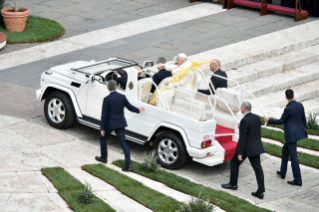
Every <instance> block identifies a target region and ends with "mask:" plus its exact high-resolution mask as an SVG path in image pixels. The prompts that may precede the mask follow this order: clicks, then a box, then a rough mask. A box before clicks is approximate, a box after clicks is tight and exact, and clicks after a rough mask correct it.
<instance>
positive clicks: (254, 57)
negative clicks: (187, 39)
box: [190, 21, 319, 118]
mask: <svg viewBox="0 0 319 212" xmlns="http://www.w3.org/2000/svg"><path fill="white" fill-rule="evenodd" d="M318 25H319V21H313V22H310V23H306V24H303V25H299V26H296V27H292V28H288V29H285V30H281V31H278V32H274V33H270V34H266V35H263V36H260V37H256V38H253V39H250V40H246V41H242V42H239V43H235V44H231V45H228V46H225V47H221V48H218V49H213V50H210V51H207V52H202V53H200V54H197V55H192V56H191V57H190V59H191V60H196V59H197V60H212V59H215V58H216V59H219V60H220V61H221V64H222V67H221V69H222V70H224V71H226V72H227V75H228V78H230V79H233V80H236V81H238V82H239V84H240V85H241V86H242V87H243V88H245V89H246V90H248V91H250V92H251V93H252V94H254V96H255V97H256V99H257V101H258V103H259V104H260V105H261V106H262V107H263V109H264V111H265V113H266V115H267V116H271V117H275V118H280V116H281V114H282V112H283V109H284V107H285V106H286V104H287V100H286V99H285V90H286V89H288V88H291V89H293V90H294V92H295V99H296V100H297V101H300V102H302V103H303V104H304V107H305V110H306V113H310V112H319V33H317V32H318V30H319V28H318V27H317V26H318ZM297 32H298V33H297ZM202 69H203V70H204V71H206V73H208V75H209V74H210V71H209V68H208V65H206V66H203V67H202ZM208 78H210V76H208ZM228 84H229V87H230V88H232V89H235V85H236V84H235V83H232V82H228ZM205 87H207V86H205ZM244 97H245V99H246V100H250V101H251V103H252V105H253V112H254V113H257V114H259V115H264V114H263V113H262V112H261V111H260V110H259V108H258V107H257V104H256V103H255V102H254V101H253V100H252V98H251V97H250V96H249V95H248V94H244Z"/></svg>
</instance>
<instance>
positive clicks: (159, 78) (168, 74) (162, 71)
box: [151, 57, 172, 93]
mask: <svg viewBox="0 0 319 212" xmlns="http://www.w3.org/2000/svg"><path fill="white" fill-rule="evenodd" d="M165 63H166V59H165V58H164V57H160V58H158V60H157V64H165ZM159 69H160V70H159V71H158V72H157V73H156V74H154V75H153V77H152V79H153V82H154V83H155V84H156V85H159V84H160V83H161V82H162V80H163V79H165V78H167V77H171V76H172V72H171V71H166V69H165V68H162V67H161V68H159ZM154 91H155V86H154V85H152V89H151V92H152V93H153V92H154Z"/></svg>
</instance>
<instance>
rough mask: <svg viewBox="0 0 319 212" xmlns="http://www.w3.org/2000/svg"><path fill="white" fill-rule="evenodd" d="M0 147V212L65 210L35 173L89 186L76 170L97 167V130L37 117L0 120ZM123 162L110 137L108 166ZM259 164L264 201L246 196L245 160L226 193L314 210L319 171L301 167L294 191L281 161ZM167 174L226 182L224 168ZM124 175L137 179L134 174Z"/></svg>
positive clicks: (106, 193)
mask: <svg viewBox="0 0 319 212" xmlns="http://www.w3.org/2000/svg"><path fill="white" fill-rule="evenodd" d="M129 145H130V148H131V151H132V157H133V158H134V159H135V160H142V158H143V156H144V153H145V152H146V151H149V150H150V147H147V146H140V145H137V144H134V143H131V142H130V143H129ZM0 146H1V151H0V159H1V161H2V163H1V164H0V176H1V179H4V180H2V183H1V184H0V191H1V195H0V201H2V203H5V204H0V205H5V208H4V209H1V208H0V211H10V210H9V209H13V211H14V210H15V209H14V208H15V207H17V205H18V204H19V203H20V204H19V207H20V208H23V209H25V210H31V211H41V210H40V208H43V207H44V208H45V209H46V211H49V210H60V211H67V210H68V209H67V208H66V205H65V203H64V202H63V201H61V199H59V197H58V195H57V193H56V190H55V189H54V187H53V186H52V184H51V183H50V182H48V181H47V180H46V178H44V177H43V176H42V175H41V172H40V171H39V170H40V169H41V168H42V167H54V166H61V167H63V168H65V169H67V171H69V172H70V173H71V174H73V175H74V176H76V177H77V178H79V179H80V180H81V181H84V180H85V179H87V180H90V181H91V178H92V177H89V176H87V175H86V174H82V173H80V172H81V171H80V170H79V167H80V166H82V165H83V164H91V163H96V161H95V160H94V156H96V155H97V154H98V153H99V141H98V131H96V130H93V129H90V128H87V127H85V126H81V125H76V126H75V127H73V128H71V129H68V130H63V131H61V130H57V129H53V128H52V127H50V126H49V125H48V124H47V122H46V120H45V118H44V117H42V116H41V117H38V118H33V119H30V120H29V121H27V120H23V119H16V118H13V117H9V116H3V115H1V116H0ZM122 158H123V154H122V151H121V149H120V145H119V144H118V143H117V142H116V139H115V137H111V139H110V141H109V161H113V160H116V159H122ZM262 160H263V161H262V166H263V169H264V173H265V180H266V182H265V184H266V193H265V199H264V200H259V199H256V198H254V197H252V196H251V195H250V193H251V192H253V191H255V190H256V186H257V185H256V180H255V177H254V173H253V170H252V168H251V166H250V164H249V162H248V161H246V162H245V163H244V164H243V165H242V166H241V167H240V175H239V189H238V190H237V191H228V190H225V191H226V192H229V193H231V194H233V195H236V196H239V197H241V198H244V199H247V200H249V201H252V202H255V203H256V204H257V205H259V206H261V207H266V208H269V209H271V210H275V211H283V212H286V211H287V212H288V211H289V212H291V211H300V210H302V211H316V209H317V207H319V204H318V201H317V199H318V197H319V171H318V170H317V169H313V168H309V167H306V166H303V165H301V172H302V177H303V186H302V187H294V186H290V185H288V184H287V183H286V181H287V180H290V179H292V174H291V173H292V171H291V169H290V167H289V169H288V173H287V177H286V180H282V179H281V178H279V177H278V176H276V173H275V171H276V170H277V169H278V168H279V166H280V159H279V158H276V157H272V156H269V155H267V154H265V155H263V157H262ZM110 167H112V166H110ZM113 168H114V167H113ZM172 172H173V173H175V174H178V175H181V176H183V177H186V178H188V179H190V180H192V181H195V182H198V183H202V184H204V185H206V186H209V187H212V188H215V189H221V186H220V184H222V183H227V182H228V180H229V164H228V163H225V164H222V165H219V166H215V167H206V166H203V165H200V164H198V163H194V162H190V163H188V164H187V165H186V166H185V167H184V168H183V169H180V170H177V171H172ZM129 175H130V176H131V175H132V176H131V177H133V178H136V179H140V177H138V176H136V175H134V174H129ZM141 181H143V179H142V180H141ZM144 181H145V180H144ZM26 182H27V183H26ZM95 182H97V181H96V180H94V179H93V181H92V184H94V186H97V185H96V184H95ZM144 183H146V184H147V185H148V186H151V184H152V182H151V181H148V182H146V181H145V182H144ZM156 185H157V186H160V185H158V184H156V183H155V182H154V185H153V186H154V187H156ZM105 186H106V185H105ZM105 186H104V187H100V189H96V190H95V189H94V190H95V193H96V194H98V195H99V196H100V197H101V198H102V199H103V200H105V201H107V202H109V203H111V204H113V205H115V206H116V208H119V211H127V210H125V209H124V208H121V207H120V204H118V203H117V202H116V201H114V200H115V199H116V198H113V197H112V195H110V194H111V193H112V192H113V194H114V195H117V196H118V197H119V198H122V197H121V195H120V194H116V193H118V192H117V191H116V190H114V189H112V188H108V189H104V188H105ZM108 187H110V186H108ZM160 187H161V188H160V189H159V191H160V192H163V193H167V195H170V196H172V195H178V194H177V193H176V194H174V193H172V192H168V191H169V189H168V188H167V189H168V190H167V189H164V188H163V186H160ZM162 188H163V189H162ZM168 193H170V194H168ZM41 195H42V197H41V198H42V199H45V202H46V204H45V206H44V205H42V201H37V198H39V196H41ZM184 196H185V195H183V194H181V195H180V197H179V198H177V197H176V198H177V199H178V200H180V201H183V200H184V201H185V200H186V199H187V198H188V197H186V196H185V197H184ZM123 198H125V197H123ZM185 198H186V199H185ZM57 203H59V204H57ZM131 204H132V205H134V204H135V203H131ZM122 207H124V206H122ZM136 207H140V206H136ZM141 211H143V210H141ZM145 211H146V210H145Z"/></svg>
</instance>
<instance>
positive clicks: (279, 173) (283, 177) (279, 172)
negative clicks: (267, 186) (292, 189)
mask: <svg viewBox="0 0 319 212" xmlns="http://www.w3.org/2000/svg"><path fill="white" fill-rule="evenodd" d="M277 174H278V175H279V176H280V177H281V178H282V179H285V177H286V176H283V175H282V174H281V171H277Z"/></svg>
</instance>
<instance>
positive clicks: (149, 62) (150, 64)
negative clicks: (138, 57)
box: [143, 60, 154, 68]
mask: <svg viewBox="0 0 319 212" xmlns="http://www.w3.org/2000/svg"><path fill="white" fill-rule="evenodd" d="M153 66H154V62H153V61H149V60H147V61H144V62H143V67H144V68H151V67H153Z"/></svg>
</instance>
